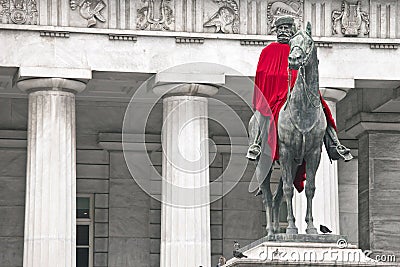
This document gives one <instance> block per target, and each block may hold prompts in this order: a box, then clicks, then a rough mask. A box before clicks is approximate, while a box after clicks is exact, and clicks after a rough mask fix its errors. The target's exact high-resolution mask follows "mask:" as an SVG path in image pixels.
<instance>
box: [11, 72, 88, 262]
mask: <svg viewBox="0 0 400 267" xmlns="http://www.w3.org/2000/svg"><path fill="white" fill-rule="evenodd" d="M17 86H18V87H19V88H20V89H21V90H23V91H28V92H29V118H28V146H27V150H28V159H27V178H26V202H25V232H24V261H23V264H24V267H43V266H75V264H76V256H75V253H76V240H75V239H76V222H75V221H76V219H75V217H76V167H75V164H76V156H75V153H76V151H75V150H76V147H75V146H76V145H75V95H74V92H79V91H82V90H83V89H84V88H85V86H86V85H85V84H84V83H82V82H78V81H73V80H67V79H60V78H40V79H30V80H23V81H19V82H18V83H17Z"/></svg>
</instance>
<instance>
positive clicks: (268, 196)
mask: <svg viewBox="0 0 400 267" xmlns="http://www.w3.org/2000/svg"><path fill="white" fill-rule="evenodd" d="M271 173H272V168H271V170H270V171H269V173H268V175H267V177H266V178H265V180H264V181H263V183H262V184H261V186H260V187H261V190H262V192H263V203H264V207H265V214H266V219H267V227H266V230H267V235H268V236H270V235H273V234H274V230H273V227H272V192H271V186H270V181H271Z"/></svg>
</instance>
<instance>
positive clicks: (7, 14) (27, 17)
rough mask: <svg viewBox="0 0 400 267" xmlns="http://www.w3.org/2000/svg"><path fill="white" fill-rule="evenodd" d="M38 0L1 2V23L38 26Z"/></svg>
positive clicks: (7, 0) (4, 0)
mask: <svg viewBox="0 0 400 267" xmlns="http://www.w3.org/2000/svg"><path fill="white" fill-rule="evenodd" d="M38 17H39V14H38V9H37V4H36V0H0V23H14V24H31V25H36V24H38Z"/></svg>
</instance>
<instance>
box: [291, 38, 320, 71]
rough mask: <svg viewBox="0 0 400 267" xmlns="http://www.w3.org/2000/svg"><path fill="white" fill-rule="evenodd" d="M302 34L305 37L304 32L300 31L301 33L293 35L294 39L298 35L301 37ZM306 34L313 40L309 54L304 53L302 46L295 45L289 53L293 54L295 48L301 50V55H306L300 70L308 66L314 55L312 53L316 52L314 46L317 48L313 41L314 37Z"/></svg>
mask: <svg viewBox="0 0 400 267" xmlns="http://www.w3.org/2000/svg"><path fill="white" fill-rule="evenodd" d="M300 34H301V35H303V36H304V32H302V31H300V32H298V33H296V34H295V35H293V36H292V38H294V37H296V36H297V35H300ZM306 34H307V35H308V37H309V38H310V39H311V45H310V50H309V51H308V52H306V51H304V49H303V48H302V47H301V46H299V45H295V46H293V47H292V46H291V47H290V52H289V54H291V53H292V52H293V49H295V48H299V49H300V51H301V53H302V54H303V55H304V59H303V61H302V62H301V63H300V68H302V67H304V66H306V65H307V64H308V62H309V61H310V58H311V55H312V51H313V50H314V46H315V43H314V40H313V39H312V37H311V36H310V35H309V34H308V33H306ZM300 68H299V69H300Z"/></svg>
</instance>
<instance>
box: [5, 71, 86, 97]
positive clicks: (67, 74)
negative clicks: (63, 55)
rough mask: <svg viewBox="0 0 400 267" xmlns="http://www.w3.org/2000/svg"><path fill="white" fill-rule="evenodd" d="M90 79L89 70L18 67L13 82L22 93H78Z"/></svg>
mask: <svg viewBox="0 0 400 267" xmlns="http://www.w3.org/2000/svg"><path fill="white" fill-rule="evenodd" d="M91 78H92V71H91V70H90V69H73V68H47V67H20V68H19V70H18V72H17V74H16V75H15V77H14V81H13V82H14V84H16V85H17V87H18V88H19V89H20V90H22V91H24V92H32V91H40V90H56V91H69V92H73V93H79V92H82V91H83V90H84V89H85V88H86V84H87V82H88V81H89V80H90V79H91Z"/></svg>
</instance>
